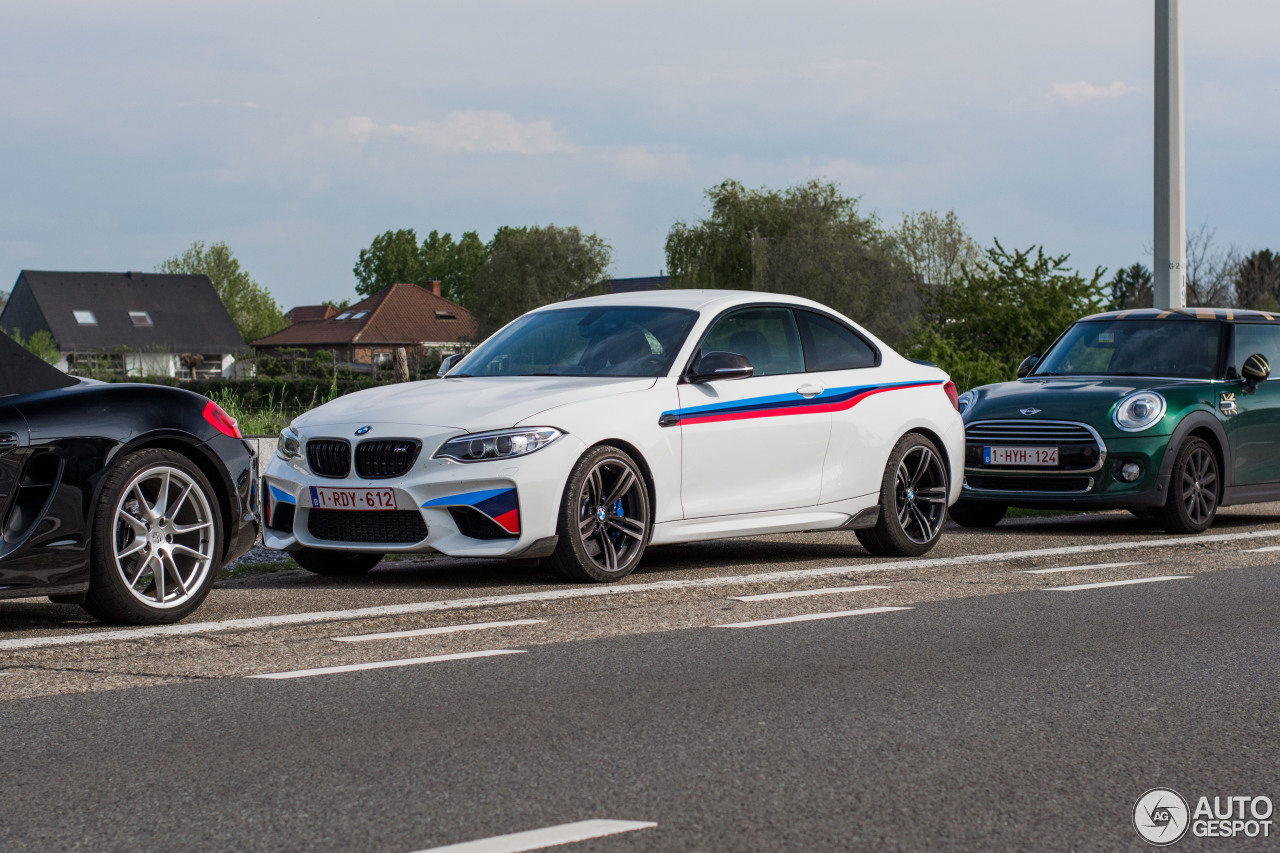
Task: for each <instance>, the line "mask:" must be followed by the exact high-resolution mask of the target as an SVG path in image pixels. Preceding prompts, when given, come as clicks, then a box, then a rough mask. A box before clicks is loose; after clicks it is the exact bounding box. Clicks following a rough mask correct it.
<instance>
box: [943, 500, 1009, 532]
mask: <svg viewBox="0 0 1280 853" xmlns="http://www.w3.org/2000/svg"><path fill="white" fill-rule="evenodd" d="M1008 511H1009V507H1007V506H1005V505H1004V504H991V503H980V502H978V501H956V504H955V506H953V507H951V520H952V521H954V522H955V523H956V524H958V525H960V526H961V527H995V526H996V525H997V524H999V523H1000V521H1001V519H1003V518H1004V514H1005V513H1006V512H1008Z"/></svg>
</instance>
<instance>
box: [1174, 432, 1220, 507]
mask: <svg viewBox="0 0 1280 853" xmlns="http://www.w3.org/2000/svg"><path fill="white" fill-rule="evenodd" d="M1217 504H1218V465H1217V461H1216V460H1215V459H1214V458H1213V454H1212V453H1210V452H1209V450H1208V448H1205V447H1197V448H1196V449H1195V450H1193V451H1191V455H1190V456H1188V457H1187V463H1186V464H1185V465H1184V466H1182V506H1183V507H1184V508H1185V509H1186V511H1187V517H1188V518H1190V519H1191V520H1192V521H1193V522H1195V523H1196V524H1204V523H1206V522H1207V521H1208V520H1209V518H1210V517H1212V515H1213V511H1214V508H1215V507H1216V506H1217Z"/></svg>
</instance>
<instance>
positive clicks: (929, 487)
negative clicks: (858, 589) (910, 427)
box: [857, 432, 949, 557]
mask: <svg viewBox="0 0 1280 853" xmlns="http://www.w3.org/2000/svg"><path fill="white" fill-rule="evenodd" d="M948 492H949V489H948V482H947V470H946V466H944V465H943V462H942V454H941V453H939V452H938V448H936V447H934V445H933V442H931V441H929V439H927V438H925V437H924V436H923V435H920V434H919V433H914V432H913V433H907V434H906V435H904V436H903V437H902V438H900V439H899V440H898V443H897V444H896V445H894V448H893V452H891V453H890V454H889V462H888V464H887V465H885V471H884V478H883V480H882V482H881V486H880V518H879V519H878V520H877V521H876V526H875V527H869V528H866V529H863V530H859V531H857V535H858V541H859V542H861V543H862V546H863V547H864V548H866V549H867V550H868V551H870V552H871V553H872V554H875V555H876V556H879V557H918V556H920V555H921V554H924V553H925V552H927V551H929V550H930V549H931V548H933V546H934V545H936V544H937V543H938V539H939V538H940V537H941V536H942V523H943V521H945V520H946V517H947V496H948Z"/></svg>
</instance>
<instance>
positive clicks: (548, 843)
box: [418, 820, 657, 853]
mask: <svg viewBox="0 0 1280 853" xmlns="http://www.w3.org/2000/svg"><path fill="white" fill-rule="evenodd" d="M655 826H657V824H656V823H652V822H650V821H641V820H580V821H578V822H576V823H565V824H561V825H560V826H547V827H543V828H542V829H530V830H528V831H527V832H513V833H511V834H510V835H495V836H494V837H493V838H481V839H479V840H478V841H464V842H462V843H461V844H450V845H448V846H446V847H432V848H430V849H428V850H420V851H418V853H525V851H528V850H544V849H546V848H547V847H557V846H559V845H561V844H573V843H575V842H578V841H589V840H590V839H592V838H604V837H605V836H606V835H617V834H619V833H622V832H635V831H636V830H638V829H652V828H653V827H655Z"/></svg>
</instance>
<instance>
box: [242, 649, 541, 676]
mask: <svg viewBox="0 0 1280 853" xmlns="http://www.w3.org/2000/svg"><path fill="white" fill-rule="evenodd" d="M522 654H525V650H524V649H488V650H486V651H483V652H458V653H457V654H452V655H431V656H430V657H425V658H401V659H400V660H380V661H375V662H374V663H349V664H346V665H344V666H322V667H319V668H318V669H295V670H292V671H290V672H264V673H260V674H258V675H246V676H245V678H269V679H273V680H276V681H279V680H282V679H286V678H307V677H309V676H312V675H333V674H335V673H339V672H359V671H360V670H363V669H390V668H392V667H397V666H415V665H417V664H420V663H439V662H440V661H446V660H465V659H467V658H491V657H494V656H496V655H522Z"/></svg>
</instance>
